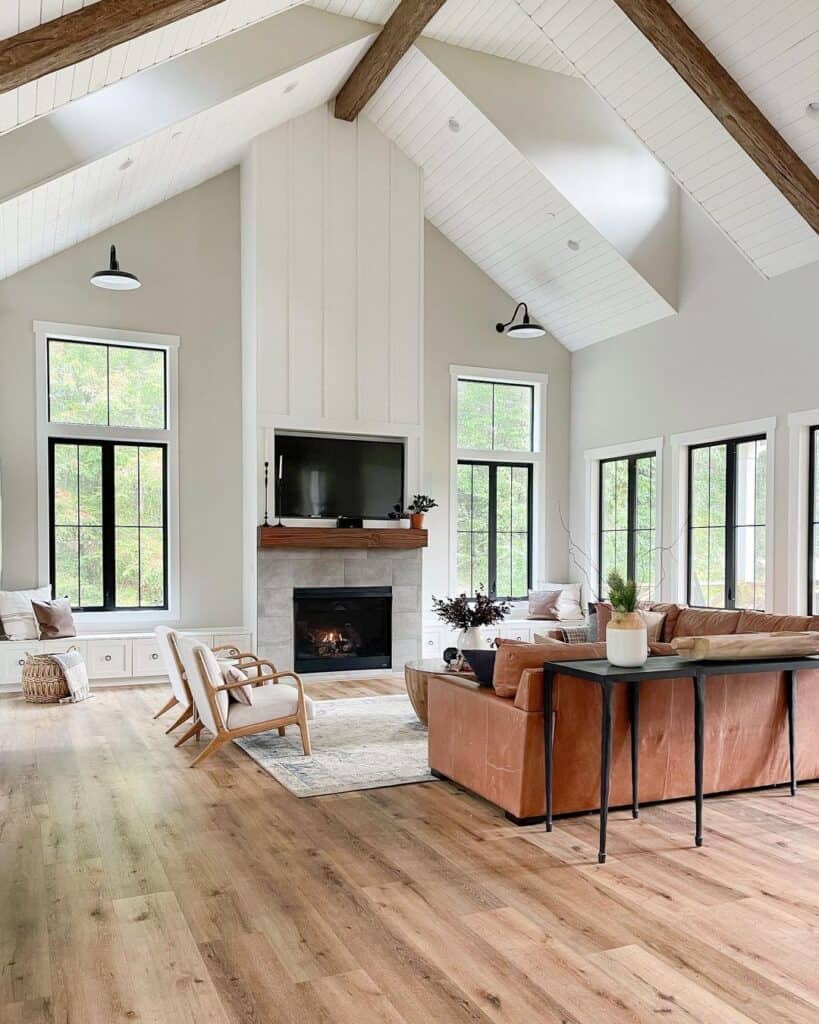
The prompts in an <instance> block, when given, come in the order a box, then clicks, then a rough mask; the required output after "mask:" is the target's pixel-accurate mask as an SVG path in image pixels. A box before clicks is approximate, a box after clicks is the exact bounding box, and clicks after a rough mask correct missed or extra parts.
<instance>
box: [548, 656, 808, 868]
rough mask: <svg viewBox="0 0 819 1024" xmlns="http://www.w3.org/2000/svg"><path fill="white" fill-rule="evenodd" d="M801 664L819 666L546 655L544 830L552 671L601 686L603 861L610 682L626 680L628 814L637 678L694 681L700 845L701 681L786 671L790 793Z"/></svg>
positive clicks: (635, 756) (698, 836)
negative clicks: (625, 662) (624, 663)
mask: <svg viewBox="0 0 819 1024" xmlns="http://www.w3.org/2000/svg"><path fill="white" fill-rule="evenodd" d="M799 669H814V670H817V669H819V659H817V658H804V657H802V658H770V659H765V660H758V659H757V660H752V661H688V660H686V659H683V658H679V657H658V658H649V659H648V661H647V662H646V663H645V665H643V666H641V667H640V668H618V667H617V666H616V665H611V664H609V662H608V661H605V660H593V661H592V660H589V661H547V662H545V663H544V665H543V680H544V715H543V738H544V743H545V748H546V831H547V832H551V831H552V785H553V774H554V735H553V730H552V717H553V690H554V677H555V676H556V675H558V673H560V674H561V675H566V676H575V677H577V678H578V679H588V680H589V681H591V682H593V683H597V684H598V685H599V686H600V693H601V697H602V708H601V712H602V714H601V729H600V848H599V851H598V854H597V860H598V863H600V864H605V862H606V830H607V827H608V816H609V793H610V790H611V750H612V713H613V707H614V687H615V686H616V685H617V684H618V683H627V684H628V686H629V726H630V732H631V800H632V807H631V813H632V817H634V818H637V817H639V814H640V805H639V792H638V789H639V787H638V778H639V743H640V684H641V683H642V682H644V681H645V680H649V679H691V680H692V682H693V684H694V789H695V800H696V830H695V832H694V842H695V843H696V845H697V846H702V805H703V721H704V717H705V681H706V679H707V678H708V676H732V675H740V674H743V673H751V672H784V673H785V676H786V681H787V686H788V741H789V747H790V783H791V796H795V795H796V673H797V672H798V671H799Z"/></svg>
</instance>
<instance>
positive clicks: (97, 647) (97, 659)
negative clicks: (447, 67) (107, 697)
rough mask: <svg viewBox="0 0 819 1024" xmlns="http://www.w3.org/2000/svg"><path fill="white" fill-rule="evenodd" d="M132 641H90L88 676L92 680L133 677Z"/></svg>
mask: <svg viewBox="0 0 819 1024" xmlns="http://www.w3.org/2000/svg"><path fill="white" fill-rule="evenodd" d="M131 643H132V641H131V640H89V641H88V656H87V658H86V662H87V664H88V675H89V677H90V678H91V679H122V678H123V677H124V676H130V675H131Z"/></svg>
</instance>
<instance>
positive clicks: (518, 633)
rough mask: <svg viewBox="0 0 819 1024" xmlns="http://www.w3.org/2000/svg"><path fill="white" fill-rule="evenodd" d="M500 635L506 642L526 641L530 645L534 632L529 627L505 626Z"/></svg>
mask: <svg viewBox="0 0 819 1024" xmlns="http://www.w3.org/2000/svg"><path fill="white" fill-rule="evenodd" d="M500 635H501V636H502V637H503V638H504V640H525V641H526V642H527V643H529V641H530V640H531V639H532V630H531V628H530V627H529V626H503V627H502V628H501V631H500Z"/></svg>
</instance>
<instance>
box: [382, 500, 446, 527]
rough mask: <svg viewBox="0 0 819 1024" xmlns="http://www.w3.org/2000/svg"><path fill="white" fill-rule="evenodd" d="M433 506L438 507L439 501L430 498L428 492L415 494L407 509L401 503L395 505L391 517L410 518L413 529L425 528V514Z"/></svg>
mask: <svg viewBox="0 0 819 1024" xmlns="http://www.w3.org/2000/svg"><path fill="white" fill-rule="evenodd" d="M433 508H438V502H437V501H436V500H435V499H434V498H430V496H429V495H428V494H414V495H413V497H412V501H411V502H410V503H409V506H408V507H407V509H406V511H405V510H404V509H403V508H401V506H400V505H393V507H392V512H390V514H389V518H390V519H398V520H401V519H408V520H409V525H410V529H411V530H423V528H424V516H425V515H426V513H427V512H429V511H430V510H431V509H433Z"/></svg>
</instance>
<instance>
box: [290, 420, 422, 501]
mask: <svg viewBox="0 0 819 1024" xmlns="http://www.w3.org/2000/svg"><path fill="white" fill-rule="evenodd" d="M280 456H281V458H282V484H281V506H282V507H281V515H282V516H284V517H285V518H295V519H336V518H337V517H338V516H360V517H361V518H362V519H387V518H388V517H389V514H390V512H391V511H392V509H393V506H394V505H397V504H400V505H402V507H403V503H404V444H403V442H401V441H369V440H364V439H361V438H345V437H317V436H315V435H308V434H276V459H275V463H274V465H273V466H271V467H270V468H271V476H272V475H273V473H272V471H273V470H274V469H275V471H276V472H278V469H279V457H280ZM272 482H273V481H272V480H271V483H272ZM274 493H275V491H274Z"/></svg>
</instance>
